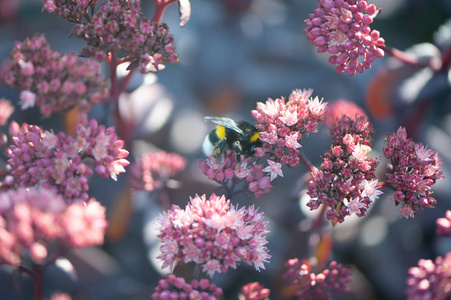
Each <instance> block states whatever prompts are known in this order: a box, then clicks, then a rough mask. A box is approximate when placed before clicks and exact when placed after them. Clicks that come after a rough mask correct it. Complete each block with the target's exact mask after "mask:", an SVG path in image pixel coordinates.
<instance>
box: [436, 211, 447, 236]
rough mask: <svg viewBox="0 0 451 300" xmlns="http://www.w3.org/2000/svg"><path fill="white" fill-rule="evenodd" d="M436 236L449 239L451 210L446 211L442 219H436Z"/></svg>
mask: <svg viewBox="0 0 451 300" xmlns="http://www.w3.org/2000/svg"><path fill="white" fill-rule="evenodd" d="M436 223H437V235H439V236H447V237H451V210H447V211H446V214H445V217H444V218H438V219H437V221H436Z"/></svg>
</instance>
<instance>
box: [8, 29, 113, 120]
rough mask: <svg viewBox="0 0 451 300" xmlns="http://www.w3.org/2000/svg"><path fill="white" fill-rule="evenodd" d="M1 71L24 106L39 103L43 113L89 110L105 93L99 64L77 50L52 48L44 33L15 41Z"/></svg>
mask: <svg viewBox="0 0 451 300" xmlns="http://www.w3.org/2000/svg"><path fill="white" fill-rule="evenodd" d="M10 57H11V60H10V61H8V62H7V64H6V67H5V68H4V70H3V72H2V76H3V77H4V80H5V82H6V83H7V84H8V85H10V86H12V87H17V88H19V89H20V90H21V91H22V92H21V93H20V99H21V106H22V109H26V108H30V107H33V106H35V105H36V106H38V107H39V109H40V111H41V113H42V114H43V115H44V116H50V115H51V114H52V113H55V112H61V111H66V110H68V109H71V108H73V107H75V106H76V107H78V108H79V109H80V110H81V111H83V112H87V111H88V110H89V109H90V108H91V107H92V106H93V105H96V104H99V103H100V102H101V101H102V98H103V95H104V93H105V88H104V87H103V76H102V75H101V74H100V73H99V71H100V65H99V64H98V63H97V62H96V61H95V60H93V59H88V60H86V61H82V60H80V59H78V58H77V56H76V54H75V53H71V54H59V53H58V52H57V51H56V50H52V49H50V46H49V44H48V43H47V41H46V39H45V37H44V36H43V35H39V34H37V35H35V36H34V37H32V38H31V39H26V40H25V41H23V42H21V43H20V42H16V43H15V45H14V48H13V51H12V52H11V55H10Z"/></svg>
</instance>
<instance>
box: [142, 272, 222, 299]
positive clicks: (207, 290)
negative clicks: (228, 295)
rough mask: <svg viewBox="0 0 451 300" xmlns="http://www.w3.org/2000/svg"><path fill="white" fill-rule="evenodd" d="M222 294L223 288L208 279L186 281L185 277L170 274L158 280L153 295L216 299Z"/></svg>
mask: <svg viewBox="0 0 451 300" xmlns="http://www.w3.org/2000/svg"><path fill="white" fill-rule="evenodd" d="M221 296H222V289H221V288H220V287H217V286H216V285H215V284H214V283H210V281H209V280H208V279H205V278H204V279H201V280H193V281H191V283H186V282H185V279H184V278H183V277H176V276H175V275H174V274H169V275H168V276H166V278H165V279H161V280H160V281H159V282H158V286H157V287H156V288H155V291H154V292H153V294H152V295H151V297H150V298H151V299H152V300H163V299H186V300H188V299H205V300H215V299H218V298H220V297H221Z"/></svg>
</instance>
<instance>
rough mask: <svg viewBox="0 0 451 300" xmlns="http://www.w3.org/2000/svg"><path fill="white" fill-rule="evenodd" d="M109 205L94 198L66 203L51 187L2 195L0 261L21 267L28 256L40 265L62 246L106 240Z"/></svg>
mask: <svg viewBox="0 0 451 300" xmlns="http://www.w3.org/2000/svg"><path fill="white" fill-rule="evenodd" d="M106 227H107V221H106V219H105V208H104V207H102V206H101V205H100V203H99V202H97V201H96V200H94V199H90V200H89V201H88V202H86V203H84V202H77V203H72V204H66V201H64V199H63V198H62V197H61V196H60V195H58V194H55V193H54V192H53V191H51V190H47V189H44V188H40V189H19V190H10V191H6V192H2V193H1V194H0V264H8V265H11V266H16V267H17V266H19V265H21V264H22V263H26V261H27V259H26V257H28V255H29V256H30V258H31V260H32V261H33V262H34V263H36V264H44V263H45V262H46V260H47V259H52V258H54V257H52V254H55V255H57V254H56V253H51V251H54V250H56V249H57V248H58V247H55V245H59V247H66V248H79V247H87V246H94V245H101V244H102V243H103V236H104V232H105V229H106Z"/></svg>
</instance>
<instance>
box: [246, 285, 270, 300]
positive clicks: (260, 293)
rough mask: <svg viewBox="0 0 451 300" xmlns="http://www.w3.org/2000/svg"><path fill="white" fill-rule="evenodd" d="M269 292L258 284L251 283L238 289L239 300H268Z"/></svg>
mask: <svg viewBox="0 0 451 300" xmlns="http://www.w3.org/2000/svg"><path fill="white" fill-rule="evenodd" d="M269 294H270V291H269V289H266V288H264V287H263V286H262V285H261V284H259V283H258V282H251V283H248V284H246V285H244V286H243V287H241V289H240V294H239V299H240V300H262V299H269Z"/></svg>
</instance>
